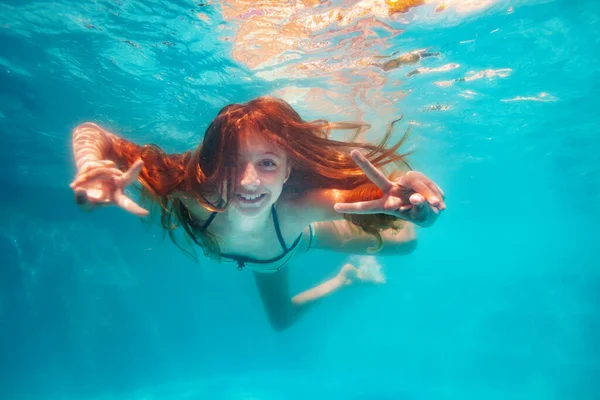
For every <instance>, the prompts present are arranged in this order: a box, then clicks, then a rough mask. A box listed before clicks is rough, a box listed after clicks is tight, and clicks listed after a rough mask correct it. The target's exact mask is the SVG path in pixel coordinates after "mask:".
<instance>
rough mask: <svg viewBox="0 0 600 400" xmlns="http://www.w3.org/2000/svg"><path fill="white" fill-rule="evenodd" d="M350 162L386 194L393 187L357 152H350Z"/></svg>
mask: <svg viewBox="0 0 600 400" xmlns="http://www.w3.org/2000/svg"><path fill="white" fill-rule="evenodd" d="M350 156H352V160H354V162H355V163H356V164H357V165H358V166H359V167H360V169H362V170H363V171H364V172H365V175H367V178H369V180H370V181H371V182H373V183H374V184H375V185H377V187H379V189H381V190H383V191H384V192H387V191H388V190H390V188H391V187H392V186H393V183H392V181H390V180H389V179H388V178H387V177H386V176H385V175H384V174H383V172H381V171H380V170H378V169H377V168H376V167H375V166H374V165H373V164H371V162H370V161H369V160H367V158H366V157H365V156H364V155H363V154H362V153H361V152H360V151H358V150H352V152H350Z"/></svg>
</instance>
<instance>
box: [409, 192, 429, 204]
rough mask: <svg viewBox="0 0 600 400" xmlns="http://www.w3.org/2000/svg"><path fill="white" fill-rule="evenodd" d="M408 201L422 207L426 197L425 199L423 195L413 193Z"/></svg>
mask: <svg viewBox="0 0 600 400" xmlns="http://www.w3.org/2000/svg"><path fill="white" fill-rule="evenodd" d="M408 201H410V203H411V204H414V205H420V204H422V203H424V202H425V197H423V195H422V194H420V193H413V194H412V195H411V196H410V197H409V198H408Z"/></svg>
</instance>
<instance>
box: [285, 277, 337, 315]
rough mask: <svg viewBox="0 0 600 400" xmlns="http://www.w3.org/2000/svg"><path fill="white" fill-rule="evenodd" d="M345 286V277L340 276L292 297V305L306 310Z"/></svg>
mask: <svg viewBox="0 0 600 400" xmlns="http://www.w3.org/2000/svg"><path fill="white" fill-rule="evenodd" d="M344 284H345V279H344V277H343V276H341V275H340V274H338V275H336V276H335V277H334V278H331V279H329V280H327V281H325V282H323V283H321V284H319V285H317V286H315V287H313V288H311V289H308V290H306V291H304V292H302V293H299V294H297V295H296V296H294V297H292V303H293V304H294V306H296V307H300V308H302V309H304V308H306V307H307V306H309V305H314V304H315V303H316V302H317V301H318V300H320V299H322V298H324V297H327V296H329V295H330V294H332V293H334V292H336V291H337V290H338V289H339V288H341V287H342V286H344Z"/></svg>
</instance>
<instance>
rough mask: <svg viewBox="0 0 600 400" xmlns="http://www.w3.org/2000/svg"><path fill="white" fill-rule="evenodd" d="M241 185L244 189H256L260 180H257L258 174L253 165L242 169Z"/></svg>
mask: <svg viewBox="0 0 600 400" xmlns="http://www.w3.org/2000/svg"><path fill="white" fill-rule="evenodd" d="M240 183H241V185H242V186H244V187H246V188H249V189H251V188H256V187H257V186H258V185H260V180H259V179H258V173H257V171H256V168H254V165H252V164H251V163H248V165H247V166H246V168H244V172H243V173H242V180H241V182H240Z"/></svg>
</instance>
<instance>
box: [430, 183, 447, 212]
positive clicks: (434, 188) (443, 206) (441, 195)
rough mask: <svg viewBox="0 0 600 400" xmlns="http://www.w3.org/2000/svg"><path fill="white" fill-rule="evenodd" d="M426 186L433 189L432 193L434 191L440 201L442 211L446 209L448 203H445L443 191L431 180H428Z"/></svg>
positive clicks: (439, 205)
mask: <svg viewBox="0 0 600 400" xmlns="http://www.w3.org/2000/svg"><path fill="white" fill-rule="evenodd" d="M425 184H426V185H427V186H428V187H429V189H431V191H433V192H434V193H435V194H436V196H437V197H438V198H439V199H440V202H439V204H438V205H437V206H438V207H439V208H440V209H441V210H443V209H445V208H446V202H445V201H444V192H442V189H441V188H440V187H439V186H438V185H436V184H435V183H434V182H433V181H431V180H427V181H425Z"/></svg>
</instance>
